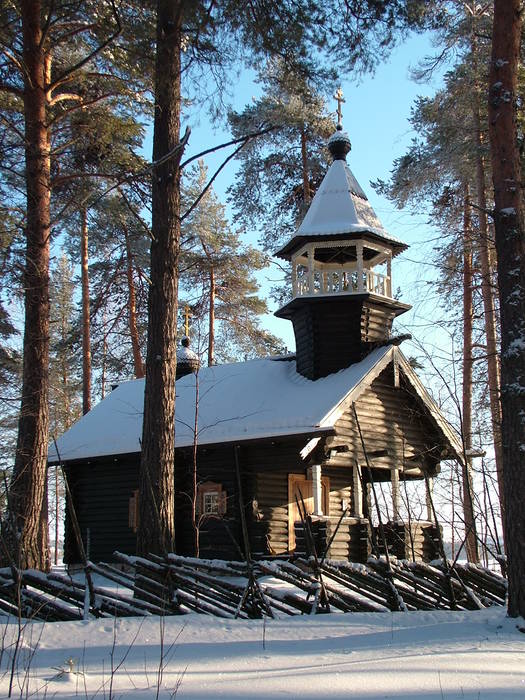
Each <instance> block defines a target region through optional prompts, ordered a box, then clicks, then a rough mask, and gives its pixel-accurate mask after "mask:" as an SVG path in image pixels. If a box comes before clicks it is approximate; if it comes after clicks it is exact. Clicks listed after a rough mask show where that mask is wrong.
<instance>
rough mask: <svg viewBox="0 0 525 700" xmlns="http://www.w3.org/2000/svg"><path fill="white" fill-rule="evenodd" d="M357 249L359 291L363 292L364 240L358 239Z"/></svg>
mask: <svg viewBox="0 0 525 700" xmlns="http://www.w3.org/2000/svg"><path fill="white" fill-rule="evenodd" d="M355 250H356V256H357V291H358V292H363V291H364V286H363V241H357V243H356V245H355Z"/></svg>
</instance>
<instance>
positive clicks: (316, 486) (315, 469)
mask: <svg viewBox="0 0 525 700" xmlns="http://www.w3.org/2000/svg"><path fill="white" fill-rule="evenodd" d="M308 472H309V474H308V476H309V478H310V479H311V480H312V495H313V497H314V512H313V513H312V515H322V514H323V487H322V485H321V465H320V464H314V465H312V466H311V467H310V468H309V469H308Z"/></svg>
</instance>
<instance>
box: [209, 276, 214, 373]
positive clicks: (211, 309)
mask: <svg viewBox="0 0 525 700" xmlns="http://www.w3.org/2000/svg"><path fill="white" fill-rule="evenodd" d="M214 355H215V268H214V267H213V264H212V265H211V267H210V303H209V309H208V367H211V366H212V365H213V363H214Z"/></svg>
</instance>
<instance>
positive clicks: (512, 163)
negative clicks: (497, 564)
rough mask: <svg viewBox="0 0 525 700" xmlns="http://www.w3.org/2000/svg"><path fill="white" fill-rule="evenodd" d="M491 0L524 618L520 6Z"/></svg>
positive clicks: (497, 222)
mask: <svg viewBox="0 0 525 700" xmlns="http://www.w3.org/2000/svg"><path fill="white" fill-rule="evenodd" d="M520 6H521V2H520V0H495V2H494V23H493V30H492V56H491V65H490V79H489V136H490V149H491V157H492V180H493V184H494V204H495V210H494V226H495V231H496V250H497V254H498V287H499V293H500V313H501V408H502V424H501V428H502V429H501V436H502V447H503V482H504V484H503V485H504V499H505V521H504V522H505V533H506V534H505V542H506V548H507V557H508V582H509V589H508V590H509V598H508V612H509V615H510V616H511V617H517V616H518V615H522V616H523V617H525V585H524V581H525V508H524V507H523V504H524V503H525V352H524V347H525V215H524V202H523V192H522V184H523V183H522V182H521V175H522V174H521V167H520V153H519V147H518V128H517V120H516V117H517V105H516V98H517V88H518V65H519V56H520V54H519V51H520V37H521V28H522V14H521V13H522V10H521V7H520Z"/></svg>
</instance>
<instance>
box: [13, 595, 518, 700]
mask: <svg viewBox="0 0 525 700" xmlns="http://www.w3.org/2000/svg"><path fill="white" fill-rule="evenodd" d="M519 622H520V623H521V625H522V626H523V620H521V621H519ZM0 630H1V640H0V641H2V646H3V654H2V660H1V677H0V696H1V697H2V698H4V697H7V693H8V689H9V682H10V664H11V658H12V653H13V647H12V643H13V639H14V638H16V632H17V624H16V622H15V623H9V624H5V623H2V625H1V628H0ZM162 638H163V641H161V640H162ZM19 654H20V656H19V660H18V664H17V669H16V672H15V674H14V679H13V686H12V697H15V698H19V697H24V698H26V697H32V698H59V699H64V698H78V697H81V698H93V697H96V698H106V699H108V700H109V698H115V699H116V698H131V699H132V700H134V699H138V698H155V697H159V698H170V697H175V696H174V692H175V691H176V697H177V698H185V699H191V700H204V699H206V700H209V699H210V698H231V699H232V700H242V699H244V698H250V699H253V700H263V699H264V698H269V699H270V700H273V699H274V698H297V699H301V700H314V699H315V700H318V699H319V698H363V699H364V700H376V699H379V698H398V699H401V698H407V699H414V700H415V699H416V698H418V699H419V698H421V699H423V700H434V699H435V700H455V699H456V698H458V699H459V698H461V699H462V700H463V699H468V700H475V699H477V698H480V699H483V700H487V699H488V698H493V699H494V700H496V699H499V698H525V634H523V633H521V632H519V631H518V630H517V629H516V620H510V619H508V618H506V616H505V611H504V609H502V608H492V609H489V610H483V611H479V612H478V611H476V612H447V611H445V612H442V611H440V612H411V613H355V614H346V615H345V614H330V615H318V616H315V617H304V616H303V617H300V616H299V617H294V618H287V619H280V620H269V621H266V623H263V621H261V620H253V621H244V620H243V621H241V620H223V619H218V618H212V617H208V616H203V615H197V614H191V615H186V616H182V617H170V618H165V619H164V620H162V619H160V618H157V617H149V618H144V619H138V618H125V619H123V618H121V619H117V620H115V621H114V622H113V621H112V620H96V621H89V622H63V623H52V624H51V623H50V624H43V623H34V624H30V625H28V626H27V628H26V629H25V630H24V634H23V641H22V644H21V650H20V652H19ZM68 659H72V662H71V664H70V666H72V667H73V672H71V673H70V672H68V671H67V670H66V669H68V668H69V665H68V663H67V661H68ZM60 669H64V670H65V671H64V672H61V671H60ZM112 669H113V672H112Z"/></svg>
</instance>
